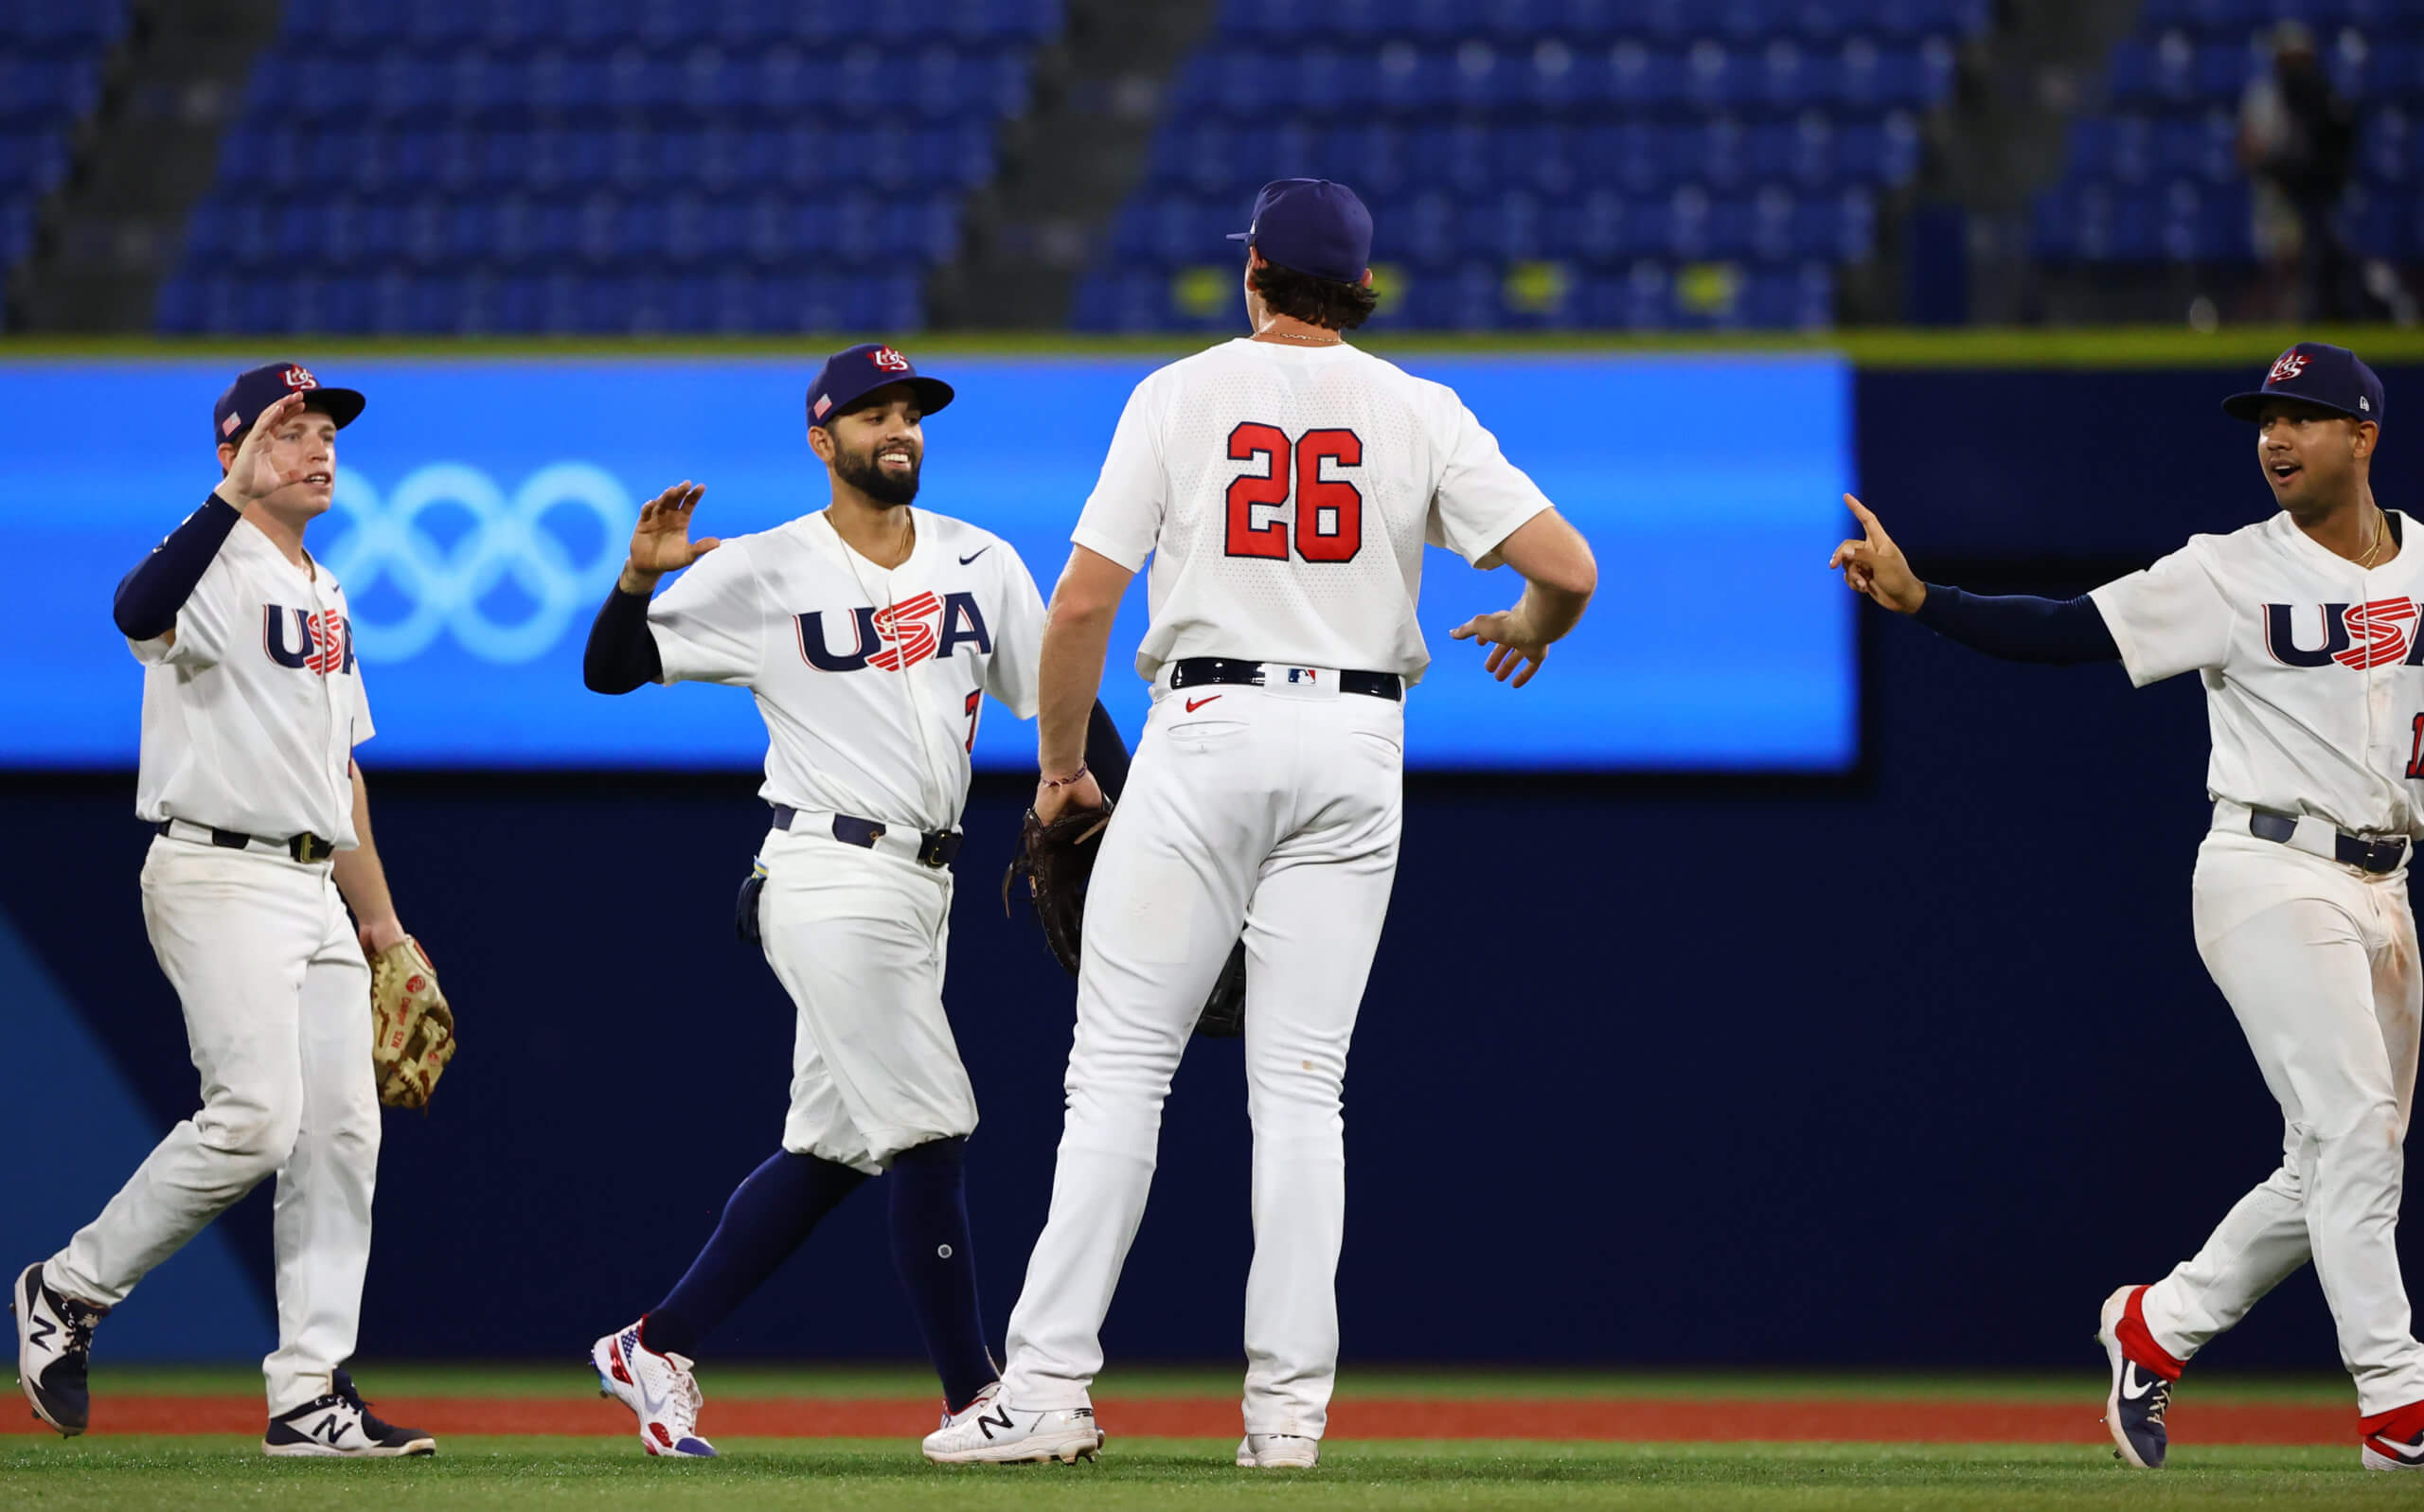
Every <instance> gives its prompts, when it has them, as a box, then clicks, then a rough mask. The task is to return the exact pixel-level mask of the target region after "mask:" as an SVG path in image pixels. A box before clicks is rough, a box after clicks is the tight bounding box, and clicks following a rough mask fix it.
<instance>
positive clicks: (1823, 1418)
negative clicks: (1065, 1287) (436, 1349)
mask: <svg viewBox="0 0 2424 1512" xmlns="http://www.w3.org/2000/svg"><path fill="white" fill-rule="evenodd" d="M373 1408H374V1410H375V1411H376V1412H377V1413H378V1414H379V1415H380V1416H382V1417H384V1418H386V1419H387V1420H388V1421H389V1422H395V1423H409V1424H411V1425H412V1426H413V1427H415V1428H419V1429H424V1430H426V1431H428V1432H431V1433H434V1434H437V1435H438V1436H440V1437H450V1436H451V1437H465V1436H477V1435H481V1434H495V1433H517V1434H519V1433H565V1434H575V1435H579V1436H583V1437H600V1436H610V1435H614V1434H619V1433H630V1432H633V1420H632V1415H631V1414H630V1413H628V1412H626V1411H625V1410H624V1409H623V1408H622V1407H621V1406H619V1405H617V1404H615V1403H613V1402H608V1401H602V1400H597V1399H563V1398H551V1397H487V1398H483V1397H472V1396H425V1397H411V1396H380V1397H378V1398H376V1400H375V1401H374V1402H373ZM1096 1410H1097V1412H1098V1413H1099V1414H1100V1415H1101V1421H1102V1425H1103V1428H1104V1430H1105V1431H1106V1432H1109V1433H1111V1434H1112V1435H1113V1436H1114V1437H1132V1438H1165V1437H1167V1438H1219V1437H1230V1436H1234V1435H1236V1434H1237V1432H1239V1420H1238V1403H1237V1400H1236V1398H1234V1397H1190V1396H1150V1397H1137V1398H1133V1399H1131V1400H1128V1401H1121V1400H1119V1399H1118V1398H1116V1397H1112V1398H1106V1399H1105V1400H1103V1401H1102V1402H1100V1403H1098V1404H1097V1407H1096ZM2101 1411H2102V1404H2100V1403H2096V1402H2080V1403H2066V1402H1992V1401H1944V1400H1913V1401H1880V1400H1871V1399H1863V1400H1843V1401H1828V1400H1794V1401H1763V1400H1757V1399H1748V1398H1746V1399H1738V1400H1717V1399H1710V1400H1677V1399H1673V1398H1637V1399H1634V1398H1622V1397H1603V1398H1588V1397H1581V1398H1577V1397H1571V1396H1565V1397H1555V1398H1533V1399H1525V1398H1522V1397H1500V1398H1497V1399H1494V1400H1490V1401H1445V1400H1440V1399H1438V1398H1436V1397H1420V1398H1406V1399H1399V1400H1392V1399H1388V1398H1382V1397H1371V1396H1364V1397H1356V1398H1352V1399H1349V1400H1344V1401H1339V1402H1337V1403H1334V1404H1333V1405H1332V1406H1331V1408H1330V1423H1329V1432H1330V1436H1331V1437H1333V1438H1337V1439H1383V1438H1387V1439H1489V1438H1504V1439H1539V1440H1551V1441H1555V1440H1577V1441H1592V1442H1601V1443H1640V1444H1710V1443H1845V1444H2101V1443H2104V1442H2106V1437H2105V1432H2104V1427H2103V1425H2102V1424H2101V1423H2100V1422H2099V1421H2098V1420H2097V1419H2098V1417H2099V1416H2100V1414H2101ZM262 1423H263V1414H262V1409H261V1403H260V1398H259V1397H258V1396H108V1395H107V1394H105V1393H101V1394H96V1396H95V1397H94V1401H93V1430H92V1431H93V1432H94V1433H95V1434H96V1435H105V1434H120V1433H211V1434H241V1435H247V1436H250V1435H258V1433H259V1432H260V1431H261V1427H262ZM935 1423H936V1408H935V1407H934V1406H932V1405H930V1404H927V1403H924V1402H920V1401H917V1400H914V1399H904V1398H900V1397H880V1398H847V1397H839V1398H837V1397H821V1396H800V1397H736V1398H731V1399H728V1400H724V1401H715V1400H712V1399H711V1400H710V1401H709V1402H708V1403H707V1410H706V1413H705V1414H704V1416H703V1417H702V1418H701V1420H700V1425H699V1426H700V1429H701V1431H702V1432H705V1433H706V1434H707V1435H708V1436H710V1437H731V1438H747V1437H768V1438H907V1439H915V1438H916V1437H918V1435H919V1434H922V1433H924V1432H928V1431H929V1430H931V1429H932V1428H933V1427H934V1426H935ZM2170 1427H2171V1436H2172V1441H2173V1442H2174V1443H2177V1444H2346V1443H2349V1442H2352V1441H2353V1440H2354V1438H2355V1437H2356V1428H2357V1421H2356V1417H2355V1415H2354V1414H2353V1412H2351V1411H2349V1410H2346V1409H2340V1408H2331V1407H2318V1406H2304V1405H2287V1404H2282V1405H2266V1404H2262V1403H2235V1402H2222V1403H2208V1404H2205V1405H2202V1406H2199V1405H2196V1404H2193V1403H2183V1404H2177V1405H2175V1406H2174V1407H2173V1408H2172V1411H2171V1422H2170ZM9 1431H13V1432H21V1433H46V1432H49V1430H48V1429H46V1428H45V1427H44V1426H43V1425H42V1424H40V1423H38V1422H36V1421H34V1420H33V1419H32V1418H31V1417H30V1416H24V1417H15V1418H13V1420H10V1421H8V1422H6V1423H5V1424H0V1432H9Z"/></svg>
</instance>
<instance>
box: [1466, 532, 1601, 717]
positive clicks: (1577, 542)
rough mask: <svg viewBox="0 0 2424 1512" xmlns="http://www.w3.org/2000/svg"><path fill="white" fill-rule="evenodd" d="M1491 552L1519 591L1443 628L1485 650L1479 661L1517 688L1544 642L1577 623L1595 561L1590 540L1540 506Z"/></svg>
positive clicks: (1593, 588)
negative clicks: (1509, 604)
mask: <svg viewBox="0 0 2424 1512" xmlns="http://www.w3.org/2000/svg"><path fill="white" fill-rule="evenodd" d="M1494 555H1496V556H1498V557H1499V558H1501V559H1502V560H1505V561H1506V564H1507V565H1508V566H1510V567H1513V568H1514V569H1515V570H1516V572H1517V573H1519V574H1521V575H1522V576H1523V578H1524V596H1523V597H1522V598H1520V599H1518V600H1516V603H1515V607H1514V608H1512V609H1507V610H1501V611H1500V612H1499V613H1497V614H1476V615H1474V616H1473V617H1472V618H1471V619H1469V620H1467V621H1465V622H1464V623H1463V624H1461V625H1459V626H1457V627H1456V628H1455V629H1454V630H1452V631H1449V632H1448V635H1449V638H1450V639H1452V640H1460V641H1471V642H1473V643H1475V644H1476V645H1481V646H1487V647H1488V648H1489V649H1490V650H1489V659H1488V661H1486V662H1484V663H1483V664H1482V666H1483V667H1484V669H1485V670H1487V671H1488V673H1489V674H1490V675H1491V676H1493V677H1495V678H1497V679H1498V680H1499V681H1500V682H1502V683H1505V682H1506V681H1507V679H1508V678H1510V677H1511V678H1513V679H1514V682H1513V684H1512V685H1513V686H1516V687H1522V686H1523V685H1524V684H1526V683H1528V682H1530V681H1531V680H1532V674H1534V673H1535V672H1538V671H1539V670H1540V669H1541V664H1542V663H1543V662H1546V661H1547V660H1548V657H1549V645H1550V643H1551V642H1553V641H1559V640H1562V639H1564V638H1565V637H1566V635H1567V634H1568V633H1570V632H1571V631H1573V629H1574V627H1575V626H1577V625H1578V624H1580V623H1581V622H1582V611H1583V610H1585V609H1587V608H1589V607H1590V604H1591V596H1592V595H1593V594H1594V593H1595V592H1597V591H1598V587H1599V564H1598V562H1597V561H1596V560H1595V559H1594V558H1593V557H1592V555H1591V543H1589V542H1587V541H1585V540H1583V539H1582V532H1581V531H1579V530H1577V529H1575V528H1574V526H1573V525H1571V524H1570V523H1568V522H1567V520H1566V518H1565V517H1564V516H1563V515H1560V514H1559V513H1558V512H1557V511H1556V510H1555V509H1544V510H1542V512H1541V513H1539V514H1536V515H1534V516H1532V518H1531V519H1529V520H1526V521H1525V522H1524V524H1523V525H1520V526H1518V527H1517V529H1516V531H1515V533H1514V534H1513V535H1511V536H1508V537H1507V538H1506V540H1505V541H1504V542H1502V543H1499V547H1498V550H1497V551H1496V553H1494Z"/></svg>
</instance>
